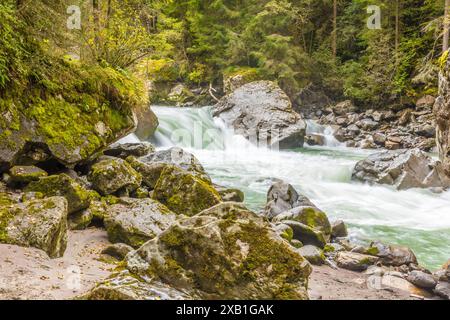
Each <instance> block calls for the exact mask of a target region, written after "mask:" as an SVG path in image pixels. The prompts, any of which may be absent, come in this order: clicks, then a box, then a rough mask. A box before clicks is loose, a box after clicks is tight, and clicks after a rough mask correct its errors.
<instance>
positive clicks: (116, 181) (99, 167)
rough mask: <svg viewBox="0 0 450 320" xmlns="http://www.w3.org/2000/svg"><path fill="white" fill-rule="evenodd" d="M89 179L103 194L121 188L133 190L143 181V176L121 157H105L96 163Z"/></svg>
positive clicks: (128, 190) (111, 192) (108, 193)
mask: <svg viewBox="0 0 450 320" xmlns="http://www.w3.org/2000/svg"><path fill="white" fill-rule="evenodd" d="M88 179H89V181H90V182H91V183H92V187H93V188H94V189H95V190H97V191H98V192H100V193H101V194H102V195H110V194H113V193H116V192H117V191H119V190H125V191H127V192H131V191H134V190H136V189H137V188H139V187H140V185H141V183H142V176H141V175H140V174H139V173H138V172H136V170H134V169H133V168H132V167H131V166H130V164H129V163H128V162H126V161H125V160H122V159H119V158H111V159H105V160H101V161H99V162H97V163H96V164H94V165H93V166H92V168H91V171H90V172H89V176H88Z"/></svg>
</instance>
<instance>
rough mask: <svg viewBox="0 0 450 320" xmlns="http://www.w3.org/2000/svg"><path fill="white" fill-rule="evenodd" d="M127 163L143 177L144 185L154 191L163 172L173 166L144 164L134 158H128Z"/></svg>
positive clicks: (161, 163)
mask: <svg viewBox="0 0 450 320" xmlns="http://www.w3.org/2000/svg"><path fill="white" fill-rule="evenodd" d="M126 160H127V162H128V163H129V164H130V165H131V167H132V168H133V169H134V170H136V172H138V173H139V174H140V175H141V177H142V183H143V184H145V185H146V186H147V187H149V188H150V189H154V188H155V186H156V183H157V182H158V180H159V177H160V176H161V173H162V172H163V170H164V169H165V168H167V167H170V166H171V165H170V164H168V163H163V162H154V163H153V162H147V163H145V162H142V161H140V160H138V159H136V158H135V157H133V156H130V157H128V158H127V159H126Z"/></svg>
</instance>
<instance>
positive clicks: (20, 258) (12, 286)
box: [0, 228, 417, 300]
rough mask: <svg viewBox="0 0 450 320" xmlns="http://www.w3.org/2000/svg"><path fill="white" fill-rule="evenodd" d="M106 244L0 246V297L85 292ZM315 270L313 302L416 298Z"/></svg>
mask: <svg viewBox="0 0 450 320" xmlns="http://www.w3.org/2000/svg"><path fill="white" fill-rule="evenodd" d="M108 244H109V242H108V239H107V235H106V232H105V231H104V230H101V229H97V228H90V229H88V230H83V231H70V232H69V240H68V246H67V250H66V253H65V255H64V257H63V258H59V259H54V260H52V259H49V258H48V257H47V255H46V254H45V253H44V252H43V251H41V250H38V249H33V248H22V247H18V246H12V245H4V244H0V299H3V300H4V299H8V300H17V299H20V300H25V299H32V300H55V299H56V300H61V299H71V298H74V297H77V296H79V295H81V294H83V293H85V292H86V291H88V290H89V289H91V288H92V287H93V286H94V285H95V283H96V282H98V281H100V280H102V279H104V278H106V277H108V276H109V275H110V274H111V271H112V270H113V269H114V268H115V266H116V265H115V264H114V263H113V262H112V261H114V260H112V259H111V260H108V259H105V258H106V256H104V255H101V251H102V250H103V249H104V248H105V247H106V246H107V245H108ZM313 270H314V271H313V273H312V275H311V277H310V281H309V287H310V289H309V294H310V298H311V299H312V300H336V299H337V300H405V299H406V300H407V299H417V297H414V296H411V295H410V293H409V292H407V291H401V290H398V289H391V288H389V289H381V290H376V289H370V288H369V287H368V285H367V279H368V276H367V275H365V274H362V273H357V272H352V271H348V270H344V269H338V270H334V269H332V268H330V267H328V266H322V267H313Z"/></svg>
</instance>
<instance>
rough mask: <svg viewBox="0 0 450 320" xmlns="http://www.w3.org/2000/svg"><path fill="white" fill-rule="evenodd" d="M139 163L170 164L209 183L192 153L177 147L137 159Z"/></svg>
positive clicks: (208, 178) (209, 179)
mask: <svg viewBox="0 0 450 320" xmlns="http://www.w3.org/2000/svg"><path fill="white" fill-rule="evenodd" d="M139 161H141V162H144V163H145V164H161V163H164V164H171V165H174V166H177V167H179V168H181V169H184V170H186V171H188V172H189V173H191V174H192V175H194V176H197V177H199V178H200V179H202V180H205V181H207V182H211V178H210V177H209V176H208V174H207V173H206V171H205V169H204V168H203V166H202V164H201V163H200V161H198V159H197V158H196V157H195V156H194V155H193V154H192V153H189V152H187V151H185V150H183V149H181V148H178V147H174V148H170V149H167V150H161V151H156V152H154V153H151V154H149V155H147V156H145V157H142V158H139Z"/></svg>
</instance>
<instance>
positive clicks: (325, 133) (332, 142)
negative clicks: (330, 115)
mask: <svg viewBox="0 0 450 320" xmlns="http://www.w3.org/2000/svg"><path fill="white" fill-rule="evenodd" d="M306 125H307V126H306V134H314V135H318V136H322V137H323V138H324V142H325V143H324V145H325V146H327V147H344V146H345V144H343V143H341V142H339V141H338V140H337V139H336V138H335V137H334V135H333V128H331V127H330V126H321V125H320V124H317V122H316V121H314V120H306Z"/></svg>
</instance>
